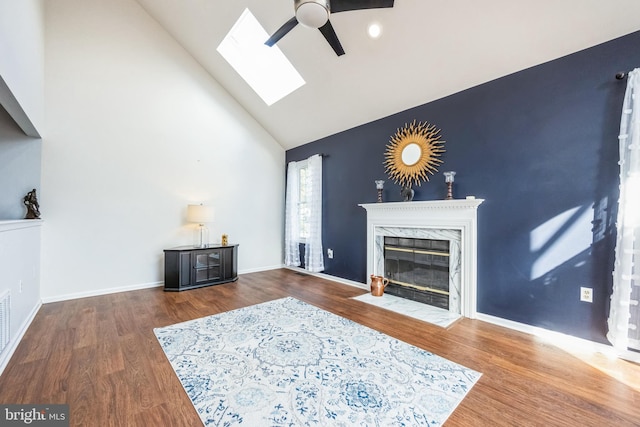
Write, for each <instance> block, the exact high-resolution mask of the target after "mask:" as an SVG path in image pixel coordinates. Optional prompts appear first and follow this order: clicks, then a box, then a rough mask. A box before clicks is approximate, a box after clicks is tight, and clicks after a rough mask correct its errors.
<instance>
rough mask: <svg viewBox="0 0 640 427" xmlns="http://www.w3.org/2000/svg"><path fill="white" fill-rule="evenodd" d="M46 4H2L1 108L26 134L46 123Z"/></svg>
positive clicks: (11, 0) (27, 0)
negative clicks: (44, 13) (44, 94)
mask: <svg viewBox="0 0 640 427" xmlns="http://www.w3.org/2000/svg"><path fill="white" fill-rule="evenodd" d="M43 19H44V18H43V0H0V40H1V42H0V104H2V105H3V106H4V107H5V109H6V110H7V111H8V112H9V113H10V114H11V117H13V119H14V120H15V121H16V122H17V123H18V124H19V125H20V127H21V128H22V129H23V130H24V132H25V133H27V134H28V135H31V136H35V137H38V136H40V135H41V134H42V123H43V121H44V117H43V114H44V97H43V84H44V66H43V65H44V41H43V33H44V27H43Z"/></svg>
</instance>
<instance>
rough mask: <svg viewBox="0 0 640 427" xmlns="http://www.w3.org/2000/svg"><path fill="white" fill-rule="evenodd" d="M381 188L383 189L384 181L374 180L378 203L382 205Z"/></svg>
mask: <svg viewBox="0 0 640 427" xmlns="http://www.w3.org/2000/svg"><path fill="white" fill-rule="evenodd" d="M383 188H384V181H383V180H381V179H378V180H376V189H377V190H378V203H382V190H383Z"/></svg>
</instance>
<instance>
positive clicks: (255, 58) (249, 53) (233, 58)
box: [217, 9, 305, 105]
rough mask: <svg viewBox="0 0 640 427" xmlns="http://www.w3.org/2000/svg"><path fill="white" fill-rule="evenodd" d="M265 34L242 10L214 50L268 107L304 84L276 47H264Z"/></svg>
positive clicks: (256, 21)
mask: <svg viewBox="0 0 640 427" xmlns="http://www.w3.org/2000/svg"><path fill="white" fill-rule="evenodd" d="M268 38H269V34H267V32H266V31H265V29H264V28H262V25H260V23H259V22H258V20H257V19H256V18H255V16H253V14H252V13H251V11H250V10H249V9H245V10H244V12H242V15H240V18H238V21H236V23H235V24H234V26H233V27H232V28H231V30H230V31H229V33H228V34H227V36H226V37H225V38H224V40H222V43H220V45H219V46H218V49H217V50H218V52H219V53H220V55H222V57H223V58H224V59H225V60H226V61H227V62H228V63H229V64H230V65H231V66H232V67H233V68H234V69H235V70H236V71H237V73H238V74H240V77H242V78H243V79H244V80H245V81H246V82H247V83H248V84H249V86H251V88H252V89H253V90H254V91H255V92H256V93H257V94H258V95H259V96H260V98H262V100H263V101H264V102H265V103H266V104H267V105H272V104H274V103H275V102H277V101H279V100H280V99H282V98H284V97H285V96H287V95H289V94H290V93H291V92H293V91H294V90H296V89H298V88H299V87H301V86H303V85H304V84H305V81H304V79H303V78H302V76H301V75H300V73H298V71H297V70H296V69H295V68H294V66H293V65H291V62H289V60H288V59H287V57H286V56H284V54H283V53H282V51H281V50H280V49H279V48H278V47H277V46H273V47H269V46H267V45H265V44H264V42H265V41H267V39H268Z"/></svg>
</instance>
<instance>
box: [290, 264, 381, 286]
mask: <svg viewBox="0 0 640 427" xmlns="http://www.w3.org/2000/svg"><path fill="white" fill-rule="evenodd" d="M281 267H282V268H288V269H289V270H293V271H297V272H299V273H304V274H308V275H309V276H316V277H320V278H321V279H326V280H331V281H333V282H338V283H342V284H343V285H349V286H355V287H356V288H360V289H365V290H367V291H368V290H369V285H367V284H366V283H360V282H356V281H354V280H349V279H343V278H342V277H336V276H331V275H329V274H324V273H312V272H310V271H308V270H305V269H304V268H300V267H288V266H286V265H282V266H281Z"/></svg>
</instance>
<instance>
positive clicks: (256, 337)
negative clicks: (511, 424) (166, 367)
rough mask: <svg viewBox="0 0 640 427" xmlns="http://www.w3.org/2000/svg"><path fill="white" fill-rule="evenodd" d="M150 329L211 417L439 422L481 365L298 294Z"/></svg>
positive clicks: (222, 420) (264, 422)
mask: <svg viewBox="0 0 640 427" xmlns="http://www.w3.org/2000/svg"><path fill="white" fill-rule="evenodd" d="M154 332H155V334H156V337H157V338H158V341H159V342H160V345H161V347H162V349H163V350H164V352H165V354H166V356H167V358H168V359H169V362H170V363H171V366H172V367H173V369H174V370H175V372H176V374H177V376H178V378H179V379H180V382H181V383H182V385H183V387H184V389H185V391H186V393H187V395H188V396H189V398H190V399H191V401H192V402H193V405H194V407H195V408H196V410H197V412H198V414H199V415H200V418H201V419H202V422H203V423H204V425H205V426H232V425H239V424H241V425H246V426H251V427H254V426H255V427H262V426H354V425H357V426H385V427H386V426H439V425H441V424H442V423H444V421H445V420H446V419H447V417H449V415H450V414H451V413H452V412H453V410H454V409H455V408H456V406H457V405H458V404H459V403H460V401H461V400H462V399H463V398H464V396H465V395H466V394H467V392H468V391H469V390H470V389H471V387H473V385H474V384H475V383H476V381H477V380H478V379H479V378H480V375H481V374H480V373H478V372H475V371H473V370H471V369H468V368H465V367H464V366H461V365H458V364H456V363H453V362H450V361H448V360H446V359H444V358H442V357H439V356H436V355H434V354H431V353H429V352H427V351H425V350H421V349H419V348H417V347H414V346H412V345H409V344H407V343H405V342H402V341H399V340H397V339H394V338H391V337H389V336H387V335H385V334H382V333H380V332H377V331H374V330H373V329H369V328H367V327H364V326H362V325H359V324H357V323H355V322H353V321H351V320H348V319H345V318H342V317H340V316H337V315H335V314H332V313H329V312H327V311H324V310H321V309H319V308H317V307H314V306H312V305H309V304H307V303H304V302H302V301H299V300H297V299H294V298H283V299H278V300H274V301H270V302H267V303H263V304H258V305H254V306H250V307H245V308H241V309H238V310H233V311H229V312H226V313H221V314H218V315H214V316H209V317H205V318H201V319H196V320H192V321H188V322H184V323H179V324H176V325H172V326H167V327H164V328H157V329H154Z"/></svg>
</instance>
